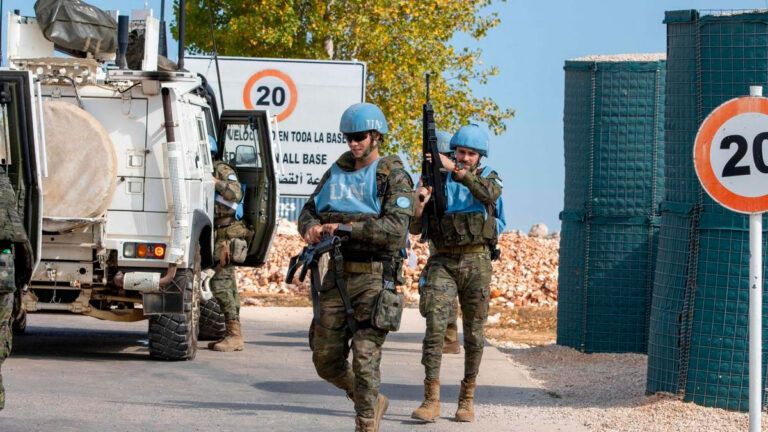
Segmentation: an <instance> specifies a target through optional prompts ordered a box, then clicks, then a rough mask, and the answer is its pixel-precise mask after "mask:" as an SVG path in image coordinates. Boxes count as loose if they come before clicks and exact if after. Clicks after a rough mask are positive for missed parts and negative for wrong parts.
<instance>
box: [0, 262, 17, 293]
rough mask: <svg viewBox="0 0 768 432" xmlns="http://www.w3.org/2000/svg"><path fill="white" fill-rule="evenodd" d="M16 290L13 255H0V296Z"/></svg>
mask: <svg viewBox="0 0 768 432" xmlns="http://www.w3.org/2000/svg"><path fill="white" fill-rule="evenodd" d="M15 290H16V273H15V271H14V263H13V254H10V253H0V295H2V294H7V293H12V292H14V291H15Z"/></svg>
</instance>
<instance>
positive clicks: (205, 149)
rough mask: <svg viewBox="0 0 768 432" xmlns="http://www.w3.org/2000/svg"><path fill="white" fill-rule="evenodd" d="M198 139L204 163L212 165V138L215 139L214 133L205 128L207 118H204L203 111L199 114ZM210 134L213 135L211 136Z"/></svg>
mask: <svg viewBox="0 0 768 432" xmlns="http://www.w3.org/2000/svg"><path fill="white" fill-rule="evenodd" d="M196 119H197V140H198V143H199V145H200V154H202V155H203V161H204V162H203V163H204V164H205V166H212V165H213V161H211V142H210V141H211V140H213V141H215V139H213V133H211V132H208V131H206V130H205V120H203V113H199V114H198V115H197V118H196ZM209 135H211V136H210V137H209Z"/></svg>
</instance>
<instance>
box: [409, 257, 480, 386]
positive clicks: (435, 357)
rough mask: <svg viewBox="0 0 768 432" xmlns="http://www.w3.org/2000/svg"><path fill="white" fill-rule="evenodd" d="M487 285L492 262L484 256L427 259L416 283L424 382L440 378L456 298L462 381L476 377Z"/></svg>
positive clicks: (453, 319) (454, 312) (454, 315)
mask: <svg viewBox="0 0 768 432" xmlns="http://www.w3.org/2000/svg"><path fill="white" fill-rule="evenodd" d="M490 282H491V258H490V256H489V255H488V253H487V252H483V253H465V254H455V255H454V254H437V255H433V256H431V257H430V258H429V261H428V262H427V265H426V267H425V268H424V271H423V272H422V274H421V278H420V280H419V292H420V295H421V298H420V300H419V311H420V312H421V315H422V316H423V317H425V318H426V319H427V331H426V334H425V335H424V342H423V345H422V356H421V364H423V365H424V370H425V373H426V378H427V379H430V380H432V379H438V378H440V363H441V361H442V357H443V342H444V339H445V333H446V328H447V327H448V323H450V322H455V320H456V309H455V306H454V302H455V299H456V296H457V295H458V297H459V304H460V306H461V313H462V324H463V330H464V378H465V379H468V380H473V379H474V378H475V377H477V374H478V372H479V370H480V362H481V360H482V358H483V346H484V345H485V337H484V335H483V326H484V324H485V320H486V319H487V317H488V302H489V300H490Z"/></svg>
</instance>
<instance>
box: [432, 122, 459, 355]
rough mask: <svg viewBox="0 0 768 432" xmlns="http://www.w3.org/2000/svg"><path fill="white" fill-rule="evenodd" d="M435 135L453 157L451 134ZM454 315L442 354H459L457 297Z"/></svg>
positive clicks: (442, 147)
mask: <svg viewBox="0 0 768 432" xmlns="http://www.w3.org/2000/svg"><path fill="white" fill-rule="evenodd" d="M436 135H437V151H438V152H440V153H442V154H444V155H446V156H448V157H453V150H451V134H450V133H449V132H446V131H442V130H439V131H437V133H436ZM429 246H430V247H429V254H430V255H434V254H435V253H437V251H436V250H435V247H434V244H433V243H432V242H430V243H429ZM453 310H454V315H453V317H452V319H449V321H448V327H446V329H445V340H444V342H443V354H461V347H460V345H459V326H458V325H456V319H457V317H458V315H459V300H458V297H457V298H456V299H454V300H453Z"/></svg>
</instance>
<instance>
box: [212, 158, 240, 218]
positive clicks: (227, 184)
mask: <svg viewBox="0 0 768 432" xmlns="http://www.w3.org/2000/svg"><path fill="white" fill-rule="evenodd" d="M213 176H214V177H215V178H216V185H215V188H216V206H215V207H214V214H215V216H216V219H219V218H222V217H232V216H234V215H235V213H236V211H237V205H238V203H240V200H241V199H243V189H242V186H241V185H240V181H238V179H237V173H236V172H235V170H234V168H232V167H231V166H229V165H227V164H226V163H224V162H221V161H219V162H216V163H215V164H214V165H213Z"/></svg>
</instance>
